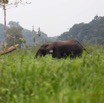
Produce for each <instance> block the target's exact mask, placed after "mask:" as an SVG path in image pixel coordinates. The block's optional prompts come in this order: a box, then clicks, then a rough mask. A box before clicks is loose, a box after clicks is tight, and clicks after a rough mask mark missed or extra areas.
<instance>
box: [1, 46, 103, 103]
mask: <svg viewBox="0 0 104 103" xmlns="http://www.w3.org/2000/svg"><path fill="white" fill-rule="evenodd" d="M89 51H90V53H89V54H87V53H86V52H84V53H83V56H82V58H76V59H73V60H70V58H67V59H53V58H52V57H51V56H50V55H47V56H46V57H42V58H35V59H34V54H35V52H33V50H16V51H14V52H12V53H11V54H8V55H4V56H1V57H0V103H103V101H104V47H100V46H96V47H93V48H92V47H90V48H89Z"/></svg>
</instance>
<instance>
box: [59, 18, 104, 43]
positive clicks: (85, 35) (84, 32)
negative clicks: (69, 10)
mask: <svg viewBox="0 0 104 103" xmlns="http://www.w3.org/2000/svg"><path fill="white" fill-rule="evenodd" d="M66 39H77V40H79V41H80V42H83V43H90V44H104V17H100V16H95V17H94V19H93V20H92V21H91V22H89V23H87V24H85V23H80V24H75V25H73V27H72V28H71V29H70V30H69V31H67V32H64V33H63V34H61V35H60V36H59V37H58V40H66Z"/></svg>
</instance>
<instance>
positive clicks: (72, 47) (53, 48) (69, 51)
mask: <svg viewBox="0 0 104 103" xmlns="http://www.w3.org/2000/svg"><path fill="white" fill-rule="evenodd" d="M83 50H86V49H85V48H84V47H83V46H82V45H81V44H80V43H79V42H78V41H77V40H65V41H56V42H52V43H47V44H44V45H42V46H41V47H40V49H39V50H38V51H37V53H36V55H35V57H37V56H45V55H46V54H52V57H53V58H65V57H67V56H70V58H75V57H77V56H78V57H79V56H81V55H82V52H83Z"/></svg>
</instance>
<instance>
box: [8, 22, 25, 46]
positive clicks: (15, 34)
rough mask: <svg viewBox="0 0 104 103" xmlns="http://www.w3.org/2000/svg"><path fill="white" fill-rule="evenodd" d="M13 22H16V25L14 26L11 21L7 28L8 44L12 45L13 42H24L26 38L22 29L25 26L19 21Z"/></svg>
mask: <svg viewBox="0 0 104 103" xmlns="http://www.w3.org/2000/svg"><path fill="white" fill-rule="evenodd" d="M12 23H13V24H15V25H14V26H12V24H11V22H9V24H11V25H10V27H9V28H8V29H7V32H6V33H7V43H8V46H11V45H13V44H20V45H21V44H22V43H23V42H25V39H24V37H23V35H22V30H23V28H22V27H21V26H20V25H19V23H18V22H17V24H16V23H15V22H12Z"/></svg>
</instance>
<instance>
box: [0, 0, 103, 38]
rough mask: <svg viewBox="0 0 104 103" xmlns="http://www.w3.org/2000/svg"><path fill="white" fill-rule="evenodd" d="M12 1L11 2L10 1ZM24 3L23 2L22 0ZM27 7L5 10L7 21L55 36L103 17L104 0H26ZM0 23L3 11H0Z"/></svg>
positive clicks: (19, 6)
mask: <svg viewBox="0 0 104 103" xmlns="http://www.w3.org/2000/svg"><path fill="white" fill-rule="evenodd" d="M11 1H13V0H11ZM23 1H25V0H23ZM28 2H31V4H29V5H18V7H17V8H15V7H12V8H10V9H8V10H7V24H8V22H9V21H16V22H17V21H19V24H20V25H21V26H22V27H23V28H26V29H29V30H32V26H34V29H35V30H36V31H37V29H38V28H39V27H40V29H41V31H43V32H45V33H46V34H47V35H48V36H57V35H60V34H62V33H63V32H65V31H68V29H69V28H71V27H72V26H73V25H74V24H76V23H81V22H84V23H88V22H90V21H91V20H92V19H93V18H94V17H95V16H96V15H98V16H104V0H28ZM0 23H3V10H2V9H0Z"/></svg>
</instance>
